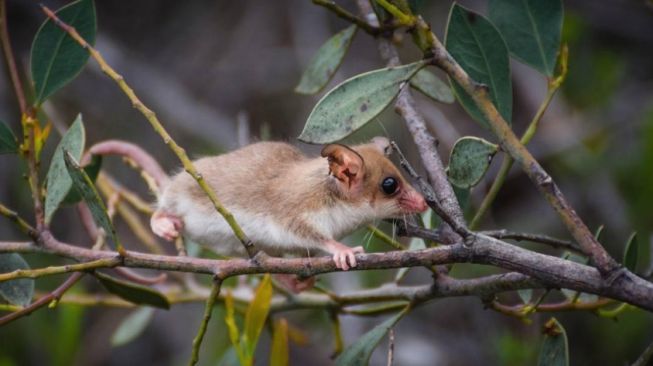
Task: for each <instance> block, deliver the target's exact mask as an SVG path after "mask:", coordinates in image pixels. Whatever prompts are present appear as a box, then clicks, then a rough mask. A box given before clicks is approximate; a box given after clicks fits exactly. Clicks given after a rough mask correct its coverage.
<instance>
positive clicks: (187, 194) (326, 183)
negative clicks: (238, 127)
mask: <svg viewBox="0 0 653 366" xmlns="http://www.w3.org/2000/svg"><path fill="white" fill-rule="evenodd" d="M389 152H390V143H389V141H388V139H386V138H384V137H376V138H374V139H372V141H371V142H370V143H367V144H363V145H356V146H351V147H348V146H345V145H340V144H330V145H326V146H325V147H324V148H323V149H322V153H321V157H316V158H309V157H306V156H305V155H303V154H302V153H301V152H300V151H299V150H298V149H297V148H295V147H293V146H291V145H289V144H286V143H281V142H259V143H255V144H252V145H248V146H245V147H243V148H241V149H238V150H235V151H233V152H230V153H227V154H224V155H219V156H215V157H205V158H201V159H198V160H196V161H195V162H194V164H195V167H196V168H197V170H198V171H199V172H200V174H202V176H203V177H204V179H205V180H206V182H207V183H208V184H209V185H210V186H211V187H212V188H213V189H214V190H215V192H216V194H217V196H218V197H219V199H220V200H221V202H222V204H223V205H224V206H225V207H226V208H227V209H228V210H229V211H231V213H232V214H233V215H234V217H235V219H236V220H237V222H238V223H239V224H240V225H241V227H242V228H243V230H244V232H245V233H246V234H247V235H248V236H249V238H250V239H251V240H252V241H253V242H254V244H255V245H257V246H258V248H259V249H262V250H263V251H265V252H266V253H267V254H270V255H273V256H281V255H283V254H287V253H290V254H296V255H304V256H305V255H307V254H308V255H313V253H314V252H326V253H329V254H331V255H333V260H334V261H335V264H336V266H337V267H338V268H340V269H342V270H345V271H346V270H348V269H349V268H351V267H355V266H356V257H355V254H357V253H363V252H364V250H363V248H362V247H360V246H359V247H355V248H351V247H348V246H346V245H344V244H342V243H340V242H338V241H337V239H338V238H341V237H343V236H344V235H346V234H349V233H350V232H352V231H353V230H355V229H357V228H358V227H360V226H362V225H364V224H368V223H370V222H372V221H374V220H378V219H383V218H393V217H402V215H405V214H411V213H416V212H423V211H425V210H426V209H427V205H426V202H425V201H424V197H423V196H422V195H421V194H420V193H418V192H417V191H416V190H415V189H414V188H413V187H412V186H411V185H410V184H408V182H406V180H405V179H404V178H403V177H402V175H401V173H400V172H399V170H398V169H397V167H396V166H395V165H394V164H393V163H392V162H391V161H390V160H389V159H388V158H387V156H386V154H388V153H389ZM325 158H326V159H325ZM150 224H151V227H152V231H153V232H154V233H155V234H156V235H158V236H160V237H162V238H164V239H166V240H174V239H175V238H177V237H178V236H179V235H180V234H182V233H183V234H184V235H186V236H187V237H189V238H190V239H192V240H193V241H196V242H198V243H200V244H202V245H205V246H207V247H209V248H210V249H212V250H214V251H216V252H217V253H220V254H224V255H239V256H242V255H244V254H245V250H244V248H243V247H242V244H241V243H240V242H239V241H238V239H237V238H236V237H235V236H234V235H233V233H232V231H231V228H230V227H229V226H228V224H227V222H226V221H225V220H224V218H222V216H220V214H219V213H218V212H216V211H215V208H214V207H213V205H212V203H211V201H210V200H209V199H208V197H206V195H205V193H204V192H203V191H202V190H201V189H200V187H199V186H198V185H197V183H196V182H195V181H194V180H193V179H192V177H190V176H189V175H188V174H186V173H185V172H180V173H179V174H177V175H175V176H174V177H172V178H171V180H170V181H169V182H167V183H166V184H165V185H164V187H163V190H162V194H161V196H160V197H159V201H158V206H157V210H156V211H155V212H154V214H153V215H152V218H151V221H150Z"/></svg>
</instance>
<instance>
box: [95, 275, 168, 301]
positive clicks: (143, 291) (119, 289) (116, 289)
mask: <svg viewBox="0 0 653 366" xmlns="http://www.w3.org/2000/svg"><path fill="white" fill-rule="evenodd" d="M93 275H94V276H95V277H96V278H97V279H98V280H99V281H100V283H101V284H102V286H104V288H106V289H107V291H109V292H110V293H112V294H114V295H116V296H119V297H121V298H123V299H124V300H127V301H129V302H132V303H134V304H139V305H149V306H154V307H157V308H161V309H166V310H167V309H169V308H170V303H169V302H168V299H167V298H166V297H165V295H163V294H162V293H160V292H159V291H156V290H154V289H151V288H149V287H146V286H143V285H139V284H136V283H133V282H128V281H124V280H119V279H117V278H114V277H111V276H109V275H106V274H104V273H100V272H94V273H93Z"/></svg>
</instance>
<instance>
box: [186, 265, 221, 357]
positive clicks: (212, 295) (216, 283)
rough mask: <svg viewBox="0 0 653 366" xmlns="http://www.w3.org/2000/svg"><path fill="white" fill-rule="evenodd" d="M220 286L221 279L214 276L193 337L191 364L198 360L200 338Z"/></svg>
mask: <svg viewBox="0 0 653 366" xmlns="http://www.w3.org/2000/svg"><path fill="white" fill-rule="evenodd" d="M221 286H222V280H221V279H219V278H217V277H216V278H215V279H214V281H213V287H211V293H210V294H209V297H208V298H207V299H206V306H205V307H204V317H203V318H202V323H201V324H200V329H199V330H198V331H197V335H196V336H195V339H193V349H192V351H191V357H190V362H188V364H189V365H190V366H193V365H195V364H196V363H197V361H199V353H200V346H201V345H202V340H203V339H204V334H205V333H206V327H207V325H208V324H209V320H211V313H212V312H213V306H214V305H215V300H216V299H217V298H218V295H219V294H220V287H221Z"/></svg>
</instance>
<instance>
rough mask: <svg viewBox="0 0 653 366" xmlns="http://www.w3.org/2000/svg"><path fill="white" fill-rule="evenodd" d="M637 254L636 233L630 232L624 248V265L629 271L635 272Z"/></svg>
mask: <svg viewBox="0 0 653 366" xmlns="http://www.w3.org/2000/svg"><path fill="white" fill-rule="evenodd" d="M638 254H639V245H638V244H637V233H636V232H635V233H632V234H630V237H629V238H628V241H627V242H626V247H625V248H624V266H626V268H628V269H629V270H630V271H632V272H635V270H636V269H637V258H638Z"/></svg>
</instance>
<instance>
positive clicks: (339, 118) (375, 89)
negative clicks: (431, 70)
mask: <svg viewBox="0 0 653 366" xmlns="http://www.w3.org/2000/svg"><path fill="white" fill-rule="evenodd" d="M424 65H425V63H424V62H422V61H420V62H415V63H412V64H408V65H403V66H399V67H390V68H384V69H380V70H374V71H370V72H366V73H364V74H360V75H357V76H354V77H353V78H351V79H348V80H346V81H344V82H343V83H342V84H340V85H338V86H336V87H335V88H333V89H332V90H331V91H329V92H328V93H327V94H326V95H325V96H324V97H322V99H320V101H319V102H317V105H316V106H315V108H313V111H312V112H311V114H310V115H309V116H308V120H307V121H306V125H305V126H304V131H302V134H301V135H300V136H299V139H300V140H301V141H304V142H308V143H314V144H323V143H329V142H333V141H337V140H340V139H342V138H344V137H347V136H348V135H350V134H351V133H353V132H354V131H356V130H358V129H359V128H361V127H362V126H363V125H365V124H366V123H367V122H369V121H370V120H371V119H372V118H374V117H376V116H377V115H378V114H379V113H381V112H382V111H383V110H384V109H385V107H387V106H388V104H390V102H392V100H393V99H394V97H395V96H397V94H398V93H399V90H400V87H401V86H402V84H403V83H405V82H406V81H408V80H409V79H410V78H411V77H412V76H413V75H415V73H416V72H417V71H419V69H421V68H422V67H424Z"/></svg>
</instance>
